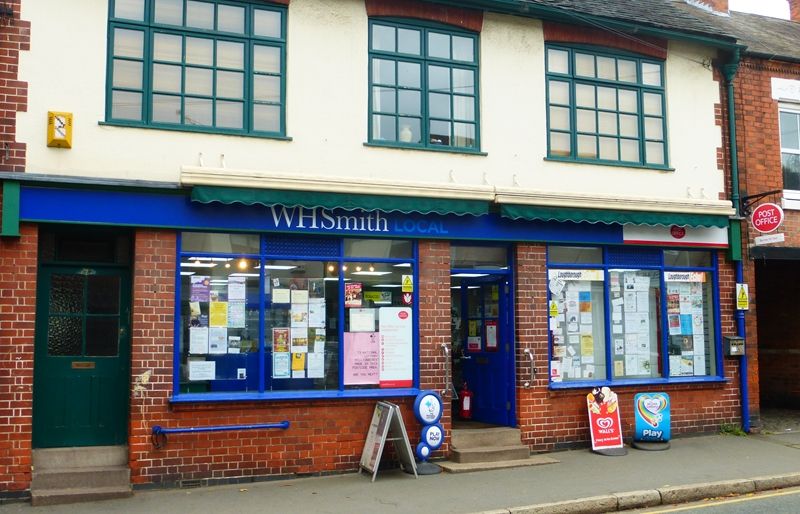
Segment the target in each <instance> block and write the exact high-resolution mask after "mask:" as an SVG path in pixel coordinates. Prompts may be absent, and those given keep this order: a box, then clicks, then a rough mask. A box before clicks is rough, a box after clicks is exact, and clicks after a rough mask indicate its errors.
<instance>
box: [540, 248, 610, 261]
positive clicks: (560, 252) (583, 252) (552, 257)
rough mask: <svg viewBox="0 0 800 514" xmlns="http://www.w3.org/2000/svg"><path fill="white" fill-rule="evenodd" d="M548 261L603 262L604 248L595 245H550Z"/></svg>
mask: <svg viewBox="0 0 800 514" xmlns="http://www.w3.org/2000/svg"><path fill="white" fill-rule="evenodd" d="M547 262H552V263H558V264H602V263H603V249H602V248H596V247H593V246H548V247H547Z"/></svg>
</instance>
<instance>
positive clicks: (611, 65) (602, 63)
mask: <svg viewBox="0 0 800 514" xmlns="http://www.w3.org/2000/svg"><path fill="white" fill-rule="evenodd" d="M597 77H598V78H601V79H606V80H616V79H617V63H616V59H613V58H611V57H600V56H598V57H597Z"/></svg>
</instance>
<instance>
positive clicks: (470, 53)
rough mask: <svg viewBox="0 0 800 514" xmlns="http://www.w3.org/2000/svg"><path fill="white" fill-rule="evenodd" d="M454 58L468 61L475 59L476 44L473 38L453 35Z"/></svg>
mask: <svg viewBox="0 0 800 514" xmlns="http://www.w3.org/2000/svg"><path fill="white" fill-rule="evenodd" d="M453 59H454V60H456V61H467V62H473V61H474V60H475V45H474V44H473V41H472V38H468V37H460V36H453Z"/></svg>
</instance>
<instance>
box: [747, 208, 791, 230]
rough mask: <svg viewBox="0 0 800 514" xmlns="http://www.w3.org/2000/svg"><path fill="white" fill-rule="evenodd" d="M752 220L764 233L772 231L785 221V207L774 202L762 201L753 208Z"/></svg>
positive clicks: (754, 225) (757, 228)
mask: <svg viewBox="0 0 800 514" xmlns="http://www.w3.org/2000/svg"><path fill="white" fill-rule="evenodd" d="M750 222H751V223H752V224H753V228H755V229H756V230H758V231H759V232H761V233H762V234H766V233H768V232H772V231H773V230H776V229H777V228H778V227H780V226H781V223H783V209H781V207H780V206H779V205H777V204H774V203H762V204H761V205H759V206H758V207H756V208H755V209H754V210H753V214H751V215H750Z"/></svg>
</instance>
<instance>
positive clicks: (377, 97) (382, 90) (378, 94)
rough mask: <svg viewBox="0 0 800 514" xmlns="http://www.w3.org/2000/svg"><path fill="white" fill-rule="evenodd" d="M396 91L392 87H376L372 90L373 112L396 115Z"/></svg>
mask: <svg viewBox="0 0 800 514" xmlns="http://www.w3.org/2000/svg"><path fill="white" fill-rule="evenodd" d="M396 101H397V99H396V96H395V89H394V88H391V87H380V86H376V87H373V88H372V110H373V111H378V112H388V113H395V112H396V110H395V103H396Z"/></svg>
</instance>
